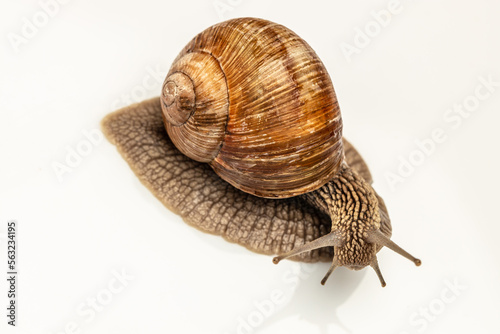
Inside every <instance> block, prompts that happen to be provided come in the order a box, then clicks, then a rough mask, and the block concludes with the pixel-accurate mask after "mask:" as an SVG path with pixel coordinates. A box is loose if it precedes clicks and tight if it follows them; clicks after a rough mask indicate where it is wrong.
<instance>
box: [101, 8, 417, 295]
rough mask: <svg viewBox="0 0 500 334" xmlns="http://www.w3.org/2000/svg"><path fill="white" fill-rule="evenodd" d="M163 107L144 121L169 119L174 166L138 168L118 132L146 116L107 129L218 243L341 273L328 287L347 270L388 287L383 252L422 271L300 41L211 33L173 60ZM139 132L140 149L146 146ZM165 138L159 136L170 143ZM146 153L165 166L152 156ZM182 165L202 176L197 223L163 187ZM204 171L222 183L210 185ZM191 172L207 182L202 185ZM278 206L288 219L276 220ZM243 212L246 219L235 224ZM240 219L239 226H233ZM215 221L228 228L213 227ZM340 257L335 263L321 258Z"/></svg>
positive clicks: (244, 32) (235, 24) (257, 22)
mask: <svg viewBox="0 0 500 334" xmlns="http://www.w3.org/2000/svg"><path fill="white" fill-rule="evenodd" d="M155 101H156V102H154V101H148V102H147V104H145V105H140V106H135V107H134V108H136V109H142V108H147V109H148V112H144V118H143V122H144V121H146V120H148V122H149V121H150V122H151V124H154V126H155V129H157V128H156V127H157V126H158V124H159V121H158V118H159V117H161V119H162V125H163V126H164V128H165V129H166V132H167V133H168V137H169V139H161V140H160V139H157V141H158V142H162V145H163V147H162V148H161V151H162V152H164V156H162V157H158V159H164V163H163V165H164V166H163V168H161V167H159V166H157V167H155V168H154V171H152V170H151V163H149V165H148V164H145V163H144V161H143V159H139V158H137V152H136V150H138V149H139V148H138V147H137V145H135V146H134V145H132V146H130V147H128V146H127V145H128V143H129V142H130V141H131V138H130V137H131V135H130V131H127V132H129V133H128V134H126V135H125V134H120V133H119V131H117V130H116V129H118V128H120V126H118V125H117V124H118V123H120V122H122V123H123V122H125V124H128V125H130V122H129V121H128V120H129V119H130V118H135V117H137V110H135V109H134V110H135V111H134V112H133V113H131V112H130V110H128V111H125V110H124V111H121V112H120V113H119V114H112V115H110V116H108V117H107V118H106V119H105V120H104V121H103V130H104V133H105V134H106V136H107V137H108V138H109V139H110V140H111V141H112V142H114V143H115V144H117V146H118V147H119V149H120V147H121V151H122V154H124V153H125V154H124V157H125V158H126V159H127V161H128V162H129V164H130V165H131V166H132V168H133V170H134V171H135V172H136V174H137V175H139V176H140V177H141V179H142V180H143V182H145V184H146V185H147V186H148V187H149V188H150V189H151V190H152V191H153V192H154V193H155V195H156V196H157V197H158V198H159V199H160V200H161V201H162V202H163V203H164V204H165V205H166V206H167V207H169V208H172V209H173V210H174V211H177V212H179V211H180V214H181V215H182V216H183V217H184V218H185V219H186V220H187V221H188V222H190V223H192V224H193V225H195V226H197V227H199V228H201V229H203V230H206V231H209V232H211V233H218V234H223V233H226V234H223V235H224V236H225V237H226V238H227V239H229V240H230V241H234V242H238V243H240V244H242V245H244V246H246V247H248V248H250V249H252V250H255V251H258V252H263V253H266V254H281V255H279V256H277V257H275V258H274V259H273V262H274V263H278V262H279V261H280V260H282V259H284V258H287V257H293V258H295V259H304V257H303V256H304V254H316V255H314V257H315V258H314V259H313V260H318V259H322V260H324V259H328V260H330V261H332V265H331V267H330V269H329V271H328V273H327V274H326V276H325V278H324V279H323V281H322V284H324V283H325V281H326V279H327V278H328V277H329V275H330V274H331V272H332V271H333V270H334V269H335V268H336V267H338V266H346V267H348V268H350V269H354V270H358V269H361V268H363V267H365V266H367V265H370V266H372V267H373V268H374V269H375V271H376V273H377V275H378V277H379V279H380V281H381V284H382V286H385V282H384V279H383V277H382V274H381V273H380V270H379V267H378V263H377V257H376V253H377V252H378V251H379V250H380V249H381V248H382V247H383V246H386V247H388V248H390V249H392V250H394V251H396V252H398V253H399V254H401V255H403V256H405V257H407V258H408V259H410V260H412V261H413V262H414V263H415V264H417V265H419V264H420V260H418V259H416V258H414V257H413V256H411V255H410V254H409V253H407V252H406V251H404V250H403V249H401V248H400V247H399V246H397V245H396V244H395V243H394V242H392V241H391V240H390V236H391V232H392V228H391V224H390V220H389V217H388V214H387V209H386V208H385V204H384V202H383V200H382V199H381V198H380V197H379V196H378V195H377V193H376V192H375V190H373V188H372V187H371V175H370V173H369V171H368V168H367V166H366V164H365V163H364V161H363V159H362V158H361V156H359V154H358V153H357V151H356V150H355V149H354V148H353V147H352V146H351V145H350V144H349V143H348V142H347V141H345V140H344V139H343V138H342V119H341V115H340V109H339V106H338V103H337V98H336V96H335V91H334V89H333V84H332V82H331V79H330V77H329V75H328V73H327V71H326V69H325V67H324V66H323V64H322V62H321V61H320V59H319V58H318V56H317V55H316V53H315V52H314V51H313V50H312V48H311V47H310V46H309V45H308V44H307V43H306V42H305V41H304V40H302V39H301V38H300V37H299V36H297V35H296V34H295V33H293V32H292V31H291V30H289V29H287V28H285V27H283V26H281V25H278V24H275V23H272V22H269V21H266V20H261V19H253V18H241V19H235V20H229V21H226V22H223V23H220V24H217V25H215V26H212V27H210V28H208V29H206V30H205V31H203V32H201V33H200V34H198V35H197V36H196V37H195V38H193V40H192V41H191V42H189V43H188V44H187V45H186V47H185V48H184V49H183V50H182V51H181V52H180V54H179V55H178V56H177V58H176V59H175V60H174V62H173V64H172V67H171V69H170V71H169V73H168V74H167V77H166V79H165V81H164V84H163V86H162V93H161V96H160V99H159V101H157V100H155ZM145 103H146V102H145ZM144 106H147V107H144ZM160 108H161V112H160ZM152 109H155V112H158V114H154V115H153V112H152ZM160 115H161V116H160ZM120 124H121V123H120ZM128 125H127V126H128ZM134 126H137V124H135V125H134ZM121 128H122V129H123V128H124V126H123V125H121ZM136 130H137V129H135V130H134V132H133V133H134V136H135V137H133V140H134V141H138V140H139V139H141V138H142V137H141V136H144V134H138V133H137V132H139V133H140V131H136ZM158 131H160V130H155V132H154V134H149V136H150V137H151V138H152V136H155V138H156V137H158V136H161V134H159V133H158ZM151 138H150V139H151ZM143 139H144V138H142V140H143ZM168 140H171V142H172V143H173V145H175V147H176V148H177V149H178V150H179V151H180V152H179V153H175V157H176V158H175V159H174V158H172V157H173V156H174V155H173V152H174V151H176V149H175V148H174V147H173V145H171V146H168V151H166V150H167V149H166V148H165V147H167V145H168ZM148 141H149V142H150V141H151V140H148ZM127 147H128V148H127ZM146 151H147V152H148V153H147V154H148V155H153V154H154V155H157V153H152V152H150V150H148V149H144V148H143V153H144V152H146ZM165 152H168V153H165ZM181 153H182V155H183V158H180V154H181ZM184 156H185V157H188V158H189V159H192V160H195V161H196V162H189V161H188V160H187V158H185V157H184ZM172 161H174V162H175V163H177V164H181V166H183V168H186V166H188V165H189V166H192V167H190V168H192V171H191V172H190V173H188V174H187V175H190V176H186V178H187V179H186V180H187V184H188V185H187V186H186V187H189V189H188V190H189V192H188V194H189V195H187V196H186V197H185V198H184V199H183V200H184V201H186V200H187V201H189V203H192V205H191V204H188V206H189V207H190V208H192V209H190V210H192V211H189V212H188V213H183V209H184V208H183V205H184V206H185V205H186V204H182V203H180V200H179V198H180V196H181V195H180V194H179V193H183V190H181V189H178V191H177V192H172V193H171V192H170V190H167V189H166V186H165V185H166V183H167V182H166V181H165V180H167V179H168V180H173V179H174V177H173V176H172V175H171V174H172V173H174V172H173V171H171V170H170V169H169V168H168V164H169V163H170V164H172ZM179 161H181V162H179ZM203 164H205V165H204V166H203ZM206 164H208V165H209V166H210V169H211V170H213V171H214V172H215V173H216V174H217V175H218V176H219V177H220V178H219V177H215V176H214V177H210V179H208V178H206V181H203V180H201V175H206V173H207V168H206V167H205V166H206ZM155 171H156V172H155ZM193 173H194V174H195V175H200V176H198V178H197V182H195V183H193V182H191V181H192V179H193ZM152 174H156V175H152ZM204 177H206V176H204ZM194 178H196V177H194ZM169 182H170V181H169ZM174 182H177V180H175V181H174ZM203 182H205V183H203ZM222 188H223V189H225V190H224V194H223V195H222V196H223V197H219V198H216V199H211V200H209V202H210V203H211V204H210V205H212V206H216V205H219V206H220V205H222V206H223V207H224V208H225V211H223V212H220V211H219V212H217V211H213V210H211V209H210V210H208V211H207V210H205V209H204V208H203V205H204V203H206V202H207V201H208V200H207V199H208V198H209V197H210V192H211V191H214V193H216V192H217V189H222ZM166 193H168V195H166ZM193 193H195V194H194V195H193ZM197 196H198V197H197ZM191 197H193V198H191ZM236 199H240V200H242V201H243V202H244V203H239V202H238V201H236ZM217 201H218V202H219V203H217ZM246 203H249V204H250V205H249V206H247V205H246ZM277 207H281V208H282V209H283V208H285V209H287V210H288V214H286V211H285V214H283V213H281V214H278V212H279V210H277V209H276V208H277ZM272 208H274V211H273V209H272ZM266 211H267V212H266ZM191 212H196V214H192V213H191ZM226 212H230V213H229V217H228V214H226ZM231 212H236V213H234V215H233V214H232V213H231ZM240 212H241V213H242V215H243V216H242V217H237V213H240ZM269 212H270V213H271V214H269ZM232 215H233V216H232ZM264 216H267V218H263V217H264ZM193 217H194V218H193ZM231 217H232V218H233V219H234V222H233V221H229V222H228V219H229V218H231ZM255 217H257V219H256V218H255ZM235 218H238V219H235ZM207 220H209V221H211V222H212V223H213V224H214V225H215V226H218V225H225V228H224V229H223V231H222V230H218V229H217V227H216V228H210V227H208V228H207V225H210V223H207ZM252 221H253V222H252ZM249 222H252V223H251V224H250V223H249ZM301 223H303V224H304V225H300V224H301ZM235 225H238V226H240V227H239V229H238V228H237V227H235V229H236V230H237V231H238V232H237V233H235V234H232V235H231V229H230V228H229V226H235ZM281 226H284V228H283V230H281ZM298 226H302V227H301V228H297V227H298ZM325 227H328V228H329V231H327V230H326V229H325ZM290 231H293V232H290ZM238 234H240V235H238ZM278 241H279V242H278ZM332 247H333V254H332V252H327V254H326V256H325V253H324V252H323V253H319V252H318V251H320V250H322V249H330V250H331V249H332ZM301 256H302V257H301ZM311 256H312V255H311Z"/></svg>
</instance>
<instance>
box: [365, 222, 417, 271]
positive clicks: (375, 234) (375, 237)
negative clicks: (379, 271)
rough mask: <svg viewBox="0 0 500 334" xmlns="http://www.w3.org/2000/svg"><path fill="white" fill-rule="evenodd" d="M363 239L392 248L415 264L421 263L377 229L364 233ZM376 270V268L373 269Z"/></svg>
mask: <svg viewBox="0 0 500 334" xmlns="http://www.w3.org/2000/svg"><path fill="white" fill-rule="evenodd" d="M365 239H366V241H368V242H370V243H372V244H377V245H381V246H384V247H387V248H389V249H392V250H393V251H395V252H396V253H398V254H399V255H401V256H404V257H405V258H407V259H408V260H410V261H412V262H413V263H415V265H416V266H419V265H421V264H422V261H420V260H419V259H417V258H416V257H414V256H413V255H411V254H410V253H408V252H407V251H405V250H404V249H403V248H401V247H399V246H398V245H397V244H396V243H395V242H394V241H392V240H391V239H389V238H388V237H386V236H385V235H383V234H382V232H380V231H379V230H375V231H371V232H368V233H366V234H365ZM375 270H376V269H375Z"/></svg>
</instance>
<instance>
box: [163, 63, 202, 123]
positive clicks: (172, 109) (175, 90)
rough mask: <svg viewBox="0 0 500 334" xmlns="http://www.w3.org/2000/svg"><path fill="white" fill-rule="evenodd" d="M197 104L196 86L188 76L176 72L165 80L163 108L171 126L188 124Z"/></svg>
mask: <svg viewBox="0 0 500 334" xmlns="http://www.w3.org/2000/svg"><path fill="white" fill-rule="evenodd" d="M195 103H196V95H195V91H194V85H193V82H192V80H191V79H190V78H189V77H188V76H187V75H185V74H184V73H180V72H176V73H173V74H171V75H169V76H168V77H167V78H166V79H165V82H164V84H163V89H162V105H161V108H162V110H163V114H164V115H165V118H166V120H167V121H168V122H169V123H170V124H172V125H174V126H180V125H182V124H184V123H186V122H187V120H188V119H189V117H191V115H192V114H193V112H194V110H195Z"/></svg>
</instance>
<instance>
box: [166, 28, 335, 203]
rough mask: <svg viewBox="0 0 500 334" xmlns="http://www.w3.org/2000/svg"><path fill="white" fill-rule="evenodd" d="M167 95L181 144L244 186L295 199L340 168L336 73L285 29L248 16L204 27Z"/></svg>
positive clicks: (176, 67) (172, 128) (170, 78)
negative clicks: (334, 79) (334, 82)
mask: <svg viewBox="0 0 500 334" xmlns="http://www.w3.org/2000/svg"><path fill="white" fill-rule="evenodd" d="M242 59H244V61H241V60H242ZM161 100H162V109H163V117H164V121H165V127H166V129H167V132H168V134H169V136H170V138H171V139H172V141H173V143H174V144H175V145H176V146H177V148H178V149H179V150H180V151H181V152H183V153H184V154H185V155H187V156H188V157H190V158H192V159H194V160H196V161H200V162H207V163H209V164H210V165H211V166H212V168H213V169H214V171H215V172H216V173H217V174H218V175H219V176H220V177H221V178H222V179H224V180H226V181H227V182H229V183H230V184H232V185H233V186H235V187H236V188H238V189H241V190H243V191H245V192H248V193H251V194H254V195H257V196H260V197H278V198H285V197H291V196H295V195H299V194H303V193H306V192H310V191H312V190H315V189H317V188H319V187H321V186H322V185H324V184H325V183H326V182H327V181H328V180H330V179H331V178H332V177H333V176H334V175H335V174H336V173H337V172H338V171H339V168H340V164H341V162H342V159H343V150H342V140H341V139H342V120H341V116H340V110H339V106H338V103H337V98H336V96H335V92H334V89H333V85H332V83H331V79H330V77H329V75H328V73H327V71H326V69H325V67H324V66H323V63H322V62H321V60H320V59H319V58H318V56H317V55H316V53H315V52H314V51H313V50H312V48H311V47H310V46H309V45H308V44H307V43H306V42H305V41H304V40H303V39H301V38H300V37H299V36H297V35H296V34H295V33H294V32H292V31H291V30H289V29H288V28H286V27H284V26H282V25H279V24H275V23H272V22H269V21H265V20H260V19H249V18H243V19H235V20H230V21H227V22H223V23H220V24H217V25H215V26H212V27H210V28H208V29H206V30H205V31H203V32H201V33H200V34H198V35H197V36H196V37H194V38H193V40H192V41H191V42H189V43H188V44H187V45H186V47H185V48H184V49H183V50H182V51H181V53H180V54H179V55H178V57H177V59H176V60H175V61H174V63H173V65H172V67H171V69H170V71H169V73H168V75H167V78H166V79H165V82H164V84H163V89H162V97H161Z"/></svg>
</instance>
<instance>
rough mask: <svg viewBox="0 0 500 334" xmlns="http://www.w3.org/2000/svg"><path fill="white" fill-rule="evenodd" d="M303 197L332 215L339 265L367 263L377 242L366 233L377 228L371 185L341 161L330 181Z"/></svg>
mask: <svg viewBox="0 0 500 334" xmlns="http://www.w3.org/2000/svg"><path fill="white" fill-rule="evenodd" d="M306 197H307V200H308V202H310V203H311V204H312V205H313V206H315V207H316V208H318V209H319V210H320V211H322V212H324V213H325V214H327V215H329V216H330V217H331V220H332V228H331V233H333V234H335V235H336V236H337V237H338V239H339V244H341V246H338V247H336V248H335V257H336V258H337V262H338V265H339V266H347V267H349V268H350V269H355V270H358V269H361V268H363V267H365V266H367V265H370V264H371V263H372V261H373V257H374V255H375V253H376V245H375V244H373V243H368V242H366V234H367V233H369V232H371V231H374V230H379V229H380V214H379V207H378V200H377V197H376V195H375V192H374V191H373V189H372V187H371V186H370V185H369V184H368V183H367V182H366V181H365V180H364V179H363V178H362V177H361V176H360V175H359V174H358V173H357V172H356V171H355V170H353V169H352V168H350V167H349V166H347V165H346V164H343V166H342V169H341V170H340V171H339V173H337V175H336V176H335V177H334V178H333V179H332V180H330V181H329V182H328V183H326V184H325V185H324V186H322V187H321V188H319V189H317V190H316V191H313V192H310V193H308V194H307V195H306Z"/></svg>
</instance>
